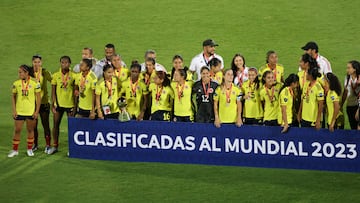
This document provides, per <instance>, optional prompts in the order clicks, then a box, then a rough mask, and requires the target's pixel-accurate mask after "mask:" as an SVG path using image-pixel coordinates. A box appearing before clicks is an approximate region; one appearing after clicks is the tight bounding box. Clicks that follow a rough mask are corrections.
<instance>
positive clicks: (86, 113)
mask: <svg viewBox="0 0 360 203" xmlns="http://www.w3.org/2000/svg"><path fill="white" fill-rule="evenodd" d="M77 114H79V115H80V116H82V117H89V116H90V110H84V109H82V108H79V110H78V111H77Z"/></svg>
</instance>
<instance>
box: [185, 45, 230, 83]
mask: <svg viewBox="0 0 360 203" xmlns="http://www.w3.org/2000/svg"><path fill="white" fill-rule="evenodd" d="M217 46H219V45H218V44H217V43H216V42H215V41H214V40H212V39H207V40H205V41H204V42H203V51H202V52H201V53H200V54H198V55H196V56H195V57H194V58H193V59H192V60H191V63H190V67H189V70H190V71H191V72H192V73H193V74H194V73H196V77H197V79H196V81H198V80H200V79H201V73H200V70H201V68H202V67H203V66H207V67H208V68H209V69H210V64H209V62H210V60H211V59H212V58H218V59H219V60H220V61H221V69H223V68H224V60H223V58H222V57H221V56H220V55H218V54H215V47H217Z"/></svg>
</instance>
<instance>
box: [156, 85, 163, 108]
mask: <svg viewBox="0 0 360 203" xmlns="http://www.w3.org/2000/svg"><path fill="white" fill-rule="evenodd" d="M159 90H160V91H159ZM162 90H163V87H161V88H159V86H156V97H155V100H156V104H159V101H160V98H161V93H162Z"/></svg>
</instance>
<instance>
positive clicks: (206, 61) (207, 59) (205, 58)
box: [203, 53, 211, 66]
mask: <svg viewBox="0 0 360 203" xmlns="http://www.w3.org/2000/svg"><path fill="white" fill-rule="evenodd" d="M203 58H204V62H205V64H206V66H209V62H210V59H211V56H210V57H209V58H208V57H206V56H205V54H204V53H203Z"/></svg>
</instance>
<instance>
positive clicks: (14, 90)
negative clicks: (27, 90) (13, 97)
mask: <svg viewBox="0 0 360 203" xmlns="http://www.w3.org/2000/svg"><path fill="white" fill-rule="evenodd" d="M11 92H12V93H14V94H16V93H17V89H16V82H14V83H13V85H12V90H11Z"/></svg>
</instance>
